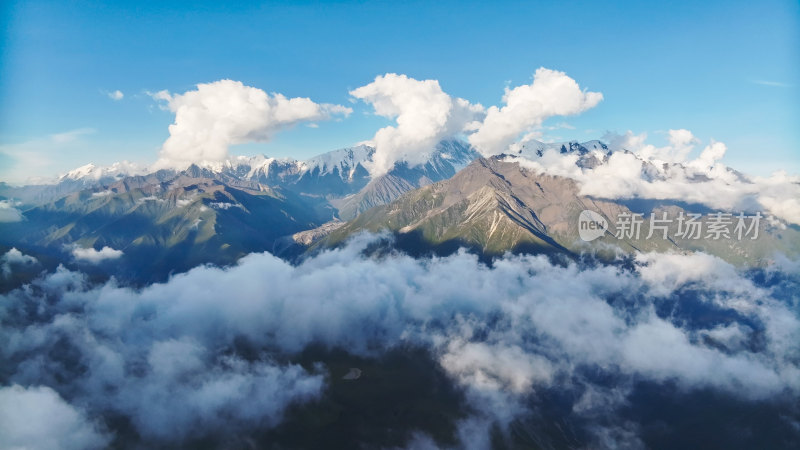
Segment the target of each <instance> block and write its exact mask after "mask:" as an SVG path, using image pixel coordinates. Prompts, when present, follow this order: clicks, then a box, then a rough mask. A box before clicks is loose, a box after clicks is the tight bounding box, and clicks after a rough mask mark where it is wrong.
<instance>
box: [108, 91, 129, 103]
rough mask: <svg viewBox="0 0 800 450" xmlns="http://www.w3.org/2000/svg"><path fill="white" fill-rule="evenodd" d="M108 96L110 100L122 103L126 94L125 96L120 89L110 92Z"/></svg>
mask: <svg viewBox="0 0 800 450" xmlns="http://www.w3.org/2000/svg"><path fill="white" fill-rule="evenodd" d="M107 95H108V98H110V99H111V100H114V101H120V100H122V99H123V98H125V94H123V93H122V91H120V90H119V89H117V90H116V91H114V92H108V93H107Z"/></svg>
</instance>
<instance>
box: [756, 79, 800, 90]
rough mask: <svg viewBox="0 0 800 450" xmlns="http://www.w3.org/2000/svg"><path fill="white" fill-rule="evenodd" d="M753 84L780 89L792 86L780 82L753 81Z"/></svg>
mask: <svg viewBox="0 0 800 450" xmlns="http://www.w3.org/2000/svg"><path fill="white" fill-rule="evenodd" d="M752 82H753V83H755V84H760V85H761V86H771V87H781V88H789V87H792V86H793V85H792V84H789V83H782V82H780V81H768V80H753V81H752Z"/></svg>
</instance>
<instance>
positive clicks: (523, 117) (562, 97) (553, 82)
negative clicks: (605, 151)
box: [469, 67, 603, 156]
mask: <svg viewBox="0 0 800 450" xmlns="http://www.w3.org/2000/svg"><path fill="white" fill-rule="evenodd" d="M602 99H603V94H601V93H599V92H587V91H585V90H581V88H580V86H579V85H578V83H576V82H575V80H573V79H572V78H570V77H569V76H567V74H565V73H564V72H559V71H556V70H550V69H546V68H544V67H540V68H539V69H537V70H536V73H535V74H534V77H533V82H532V83H531V84H524V85H522V86H517V87H515V88H514V89H508V88H506V92H505V95H503V103H505V106H503V107H501V108H499V107H497V106H492V107H491V108H489V109H488V111H487V113H486V119H485V120H484V121H483V123H482V124H481V126H480V127H479V128H478V129H477V131H476V132H475V133H474V134H472V135H471V136H470V137H469V142H470V143H471V144H472V145H474V146H475V147H476V148H477V149H478V151H480V152H481V153H483V154H484V155H486V156H489V155H496V154H499V153H502V152H504V151H505V150H506V149H507V148H508V146H509V145H511V144H512V143H514V142H515V141H516V140H517V139H518V138H519V137H520V135H521V134H523V133H529V132H532V131H534V129H535V128H537V127H539V126H541V124H542V122H543V121H544V120H545V119H547V118H548V117H552V116H567V115H571V114H578V113H581V112H583V111H586V110H587V109H590V108H593V107H595V106H596V105H597V104H598V103H600V101H601V100H602Z"/></svg>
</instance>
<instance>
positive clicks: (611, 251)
mask: <svg viewBox="0 0 800 450" xmlns="http://www.w3.org/2000/svg"><path fill="white" fill-rule="evenodd" d="M504 159H505V158H503V157H496V158H490V159H478V160H476V161H475V162H473V163H472V164H471V165H470V166H468V167H467V168H465V169H464V170H462V171H460V172H459V173H458V174H456V175H455V176H454V177H453V178H451V179H449V180H445V181H441V182H438V183H435V184H432V185H429V186H426V187H423V188H421V189H418V190H415V191H412V192H409V193H407V194H405V195H403V196H402V197H400V198H398V199H397V200H395V201H394V202H392V203H390V204H387V205H383V206H380V207H376V208H373V209H371V210H369V211H366V212H365V213H363V214H361V215H360V216H359V217H357V218H356V219H355V220H353V221H352V222H350V223H348V224H346V225H345V226H343V227H340V228H338V229H336V230H335V231H333V232H332V233H331V235H330V236H329V237H328V238H327V240H326V241H325V243H324V245H336V244H338V243H339V242H341V241H342V240H344V239H346V238H347V237H349V236H351V235H353V234H355V233H358V232H360V231H372V232H376V231H380V230H384V229H387V230H390V231H392V232H394V233H395V234H396V235H397V236H399V237H401V239H406V240H409V239H410V240H413V242H414V245H421V246H425V245H429V246H431V247H444V248H452V247H454V246H459V245H466V246H469V247H473V248H475V249H477V250H479V251H481V252H483V253H485V254H502V253H503V252H505V251H514V250H519V251H544V252H553V251H556V252H566V253H571V254H578V253H580V252H582V251H587V250H591V251H593V252H600V253H601V254H605V255H606V256H608V257H613V256H614V255H615V254H616V253H617V252H626V253H631V252H636V251H668V250H673V251H690V250H703V251H706V252H708V253H711V254H715V255H718V256H721V257H723V258H725V259H727V260H729V261H732V262H736V263H744V262H748V263H755V262H757V261H759V260H763V259H765V258H769V257H771V255H772V253H773V252H774V251H776V250H781V251H783V252H789V253H795V254H797V253H800V232H799V231H798V230H797V229H796V227H786V226H781V225H780V224H770V223H769V222H768V221H767V220H766V219H764V220H760V221H759V238H758V239H756V240H753V239H751V238H750V237H752V236H753V233H751V234H750V235H749V236H750V237H745V238H744V239H737V238H736V236H735V235H734V236H731V237H730V238H721V239H713V238H710V239H707V238H706V232H705V231H703V232H702V236H701V238H700V239H695V238H694V236H687V237H686V238H682V237H676V235H677V234H678V231H679V230H678V223H677V220H674V219H676V218H677V217H678V216H679V215H681V214H682V213H683V214H684V215H688V214H689V213H697V212H698V211H699V212H701V214H702V213H703V212H705V213H706V214H704V215H702V216H701V219H700V221H701V223H702V229H703V230H706V229H708V228H709V222H710V221H712V220H714V218H713V217H712V216H710V215H708V214H707V213H708V211H706V209H704V208H702V207H700V206H697V205H685V204H678V203H676V202H670V201H646V200H638V201H636V202H624V201H612V200H604V199H598V198H592V197H587V196H583V195H580V194H579V186H578V185H577V183H576V182H575V181H573V180H571V179H569V178H564V177H558V176H551V175H544V174H539V173H536V172H533V171H530V170H526V169H523V168H522V167H520V165H519V164H517V163H516V162H513V161H508V160H504ZM584 210H590V211H594V212H596V213H599V214H601V215H602V216H604V217H605V218H606V219H607V222H608V230H607V231H606V232H605V233H604V234H603V235H602V236H601V237H599V238H597V239H594V240H592V241H590V242H587V241H584V240H583V239H581V238H580V236H579V229H578V227H579V223H580V221H579V215H580V214H581V212H582V211H584ZM651 212H652V213H655V214H656V216H655V217H656V218H663V217H664V216H663V215H664V214H667V216H666V217H667V218H668V219H669V218H672V222H670V223H669V224H666V222H656V227H654V233H653V236H650V238H648V235H649V234H650V222H649V219H650V213H651ZM633 213H638V214H642V216H641V217H642V224H641V225H640V227H639V228H640V232H639V233H638V238H637V236H636V235H635V234H633V233H627V232H621V231H623V230H620V229H619V228H621V226H624V225H617V222H618V221H619V219H618V218H620V217H623V218H624V217H626V216H630V215H631V214H633ZM750 220H751V219H746V220H745V224H746V225H747V226H749V225H750ZM733 222H734V223H731V224H730V225H729V228H728V230H729V234H730V231H732V230H733V229H734V227H735V220H733ZM659 225H663V226H667V238H666V239H665V238H664V237H663V230H661V229H660V228H658V226H659ZM617 235H619V236H620V237H619V238H618V237H617Z"/></svg>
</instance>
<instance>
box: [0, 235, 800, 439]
mask: <svg viewBox="0 0 800 450" xmlns="http://www.w3.org/2000/svg"><path fill="white" fill-rule="evenodd" d="M385 238H386V237H385V236H382V237H381V236H378V237H376V236H372V235H360V236H357V237H356V238H354V239H353V240H352V241H351V242H350V243H349V244H348V245H346V246H345V247H343V248H340V249H335V250H330V251H325V252H323V253H320V254H318V255H317V256H315V257H312V258H309V259H307V260H306V261H304V262H302V263H300V264H298V265H291V264H289V263H287V262H285V261H283V260H281V259H279V258H277V257H275V256H273V255H270V254H267V253H261V254H251V255H248V256H246V257H244V258H243V259H242V260H241V261H240V262H239V263H238V264H237V265H235V266H233V267H230V268H216V267H198V268H195V269H193V270H191V271H189V272H187V273H184V274H180V275H176V276H173V277H172V278H171V279H170V280H169V281H168V282H165V283H161V284H153V285H151V286H148V287H145V288H143V289H138V290H137V289H131V288H128V287H124V286H119V285H118V284H117V283H115V282H114V281H113V280H111V281H109V282H107V283H104V284H100V285H93V284H90V283H89V281H88V279H87V277H86V276H85V275H83V274H82V273H80V272H74V271H70V270H68V269H66V268H63V267H60V268H59V269H58V270H56V271H54V272H52V273H46V274H43V275H42V276H41V277H39V278H38V279H36V280H35V281H33V282H31V283H30V284H27V285H25V286H23V287H21V288H18V289H16V290H14V291H11V292H8V293H6V294H4V295H2V296H0V367H2V371H0V377H2V378H0V382H2V387H0V436H2V442H3V443H4V445H6V446H9V447H27V448H51V447H52V443H54V442H58V443H59V446H61V447H62V448H100V447H103V446H105V445H107V444H108V443H110V442H112V441H113V440H114V439H115V438H117V439H119V438H120V437H119V434H118V433H119V430H118V429H117V428H116V425H115V424H116V423H117V422H115V420H116V419H118V418H120V417H122V418H124V419H125V420H126V423H129V424H130V427H131V429H132V430H134V433H135V435H136V436H137V437H136V439H138V440H139V441H140V442H143V443H144V444H145V445H156V444H158V445H168V446H179V445H181V444H182V443H185V442H186V440H187V439H189V438H196V437H198V436H203V435H209V434H230V433H240V432H241V433H246V432H247V431H248V430H253V429H268V428H270V427H274V426H275V425H277V424H279V423H280V422H281V420H282V419H283V417H284V414H285V412H286V410H287V408H288V407H290V406H291V405H302V404H304V403H306V402H309V401H313V400H314V399H318V398H320V396H323V395H324V394H325V390H326V385H327V383H329V381H330V374H329V373H328V372H327V370H326V369H325V366H324V364H322V365H317V366H315V368H314V369H313V370H310V369H306V368H303V367H301V366H300V365H298V364H295V363H293V362H292V355H296V354H298V353H299V352H301V351H302V350H303V349H304V348H306V347H307V346H309V345H310V344H321V345H323V346H326V347H329V348H342V349H346V350H347V351H348V352H350V353H352V354H355V355H359V356H363V357H375V356H379V355H381V354H384V353H385V352H387V351H388V350H390V349H394V348H398V347H402V346H413V347H420V348H424V349H426V350H427V351H429V352H430V354H431V355H432V357H433V358H434V359H435V361H436V363H437V364H438V365H439V366H440V367H441V368H442V369H443V370H444V372H445V373H446V374H447V375H448V377H449V378H450V379H451V380H452V383H453V384H455V385H457V386H458V388H459V389H460V390H461V391H462V392H463V395H464V396H465V398H466V399H467V401H468V402H469V404H470V405H471V408H472V412H471V414H470V416H469V417H468V418H467V419H465V420H463V421H461V423H459V426H458V430H459V431H458V437H459V439H460V444H459V445H461V446H464V447H472V448H485V447H487V446H488V445H489V439H490V436H491V430H492V429H493V428H497V427H499V429H501V430H503V429H507V427H508V426H509V424H510V423H512V422H513V421H514V420H515V419H518V418H519V417H524V416H526V415H529V414H530V413H531V411H532V410H534V409H535V405H536V403H537V396H538V395H539V393H540V392H544V391H552V390H565V391H569V392H571V393H572V394H573V395H572V397H571V398H572V399H573V400H571V401H570V402H571V403H572V405H571V410H569V411H568V414H569V415H571V416H574V417H576V418H580V420H581V421H582V422H581V423H584V424H586V426H585V433H586V436H587V437H586V442H585V443H586V445H589V446H601V447H620V448H624V447H633V448H636V447H638V446H643V445H644V444H643V443H642V441H641V440H640V438H639V435H638V431H637V430H638V428H637V426H638V425H637V423H635V422H630V421H622V420H613V417H615V414H616V412H617V410H618V409H619V408H622V407H624V406H625V405H627V404H628V396H629V395H630V393H631V391H632V389H633V388H632V386H633V383H635V382H637V381H646V382H650V383H661V384H669V385H671V386H674V387H676V389H678V390H680V391H682V392H689V393H691V392H693V391H695V390H706V391H708V390H710V391H713V392H718V393H720V395H726V396H731V397H733V398H736V399H738V400H740V401H743V402H764V401H769V402H774V401H777V402H785V403H787V404H788V405H790V406H788V408H789V413H787V414H786V415H785V417H784V418H783V419H780V420H785V421H786V424H787V425H786V426H787V427H788V429H790V430H791V429H792V427H794V429H795V432H796V433H798V435H797V436H796V437H800V431H798V430H800V424H798V418H800V415H798V413H797V411H796V404H797V399H798V398H800V345H798V343H800V298H799V297H798V292H800V289H798V287H800V265H798V263H797V262H793V261H789V260H786V259H785V258H781V257H779V256H778V257H776V260H775V263H774V264H773V265H772V266H770V267H769V268H767V269H764V270H759V271H757V274H756V273H755V272H753V271H749V272H748V271H743V270H740V269H737V268H735V267H733V266H731V265H730V264H728V263H726V262H724V261H722V260H720V259H718V258H716V257H712V256H708V255H705V254H691V255H678V254H642V255H639V256H637V257H636V258H635V260H633V261H631V262H630V264H620V265H591V266H579V265H577V264H575V263H563V264H555V263H553V262H551V261H550V260H548V259H547V258H545V257H543V256H510V255H509V256H506V257H504V258H501V259H498V260H496V261H494V263H493V264H492V265H491V266H487V265H485V264H483V263H481V262H479V260H478V258H477V257H476V256H474V255H471V254H468V253H465V252H460V253H457V254H454V255H452V256H448V257H441V258H431V259H414V258H412V257H409V256H407V255H403V254H400V253H389V254H383V255H380V256H375V255H372V256H370V255H367V254H366V253H365V249H367V248H368V247H369V246H370V245H371V244H372V243H374V242H375V241H376V239H385ZM17 253H19V252H15V253H14V255H12V256H13V258H10V259H15V260H19V259H20V258H21V257H23V255H18V254H17ZM6 259H9V258H6ZM4 270H5V269H4ZM12 270H13V266H9V269H8V271H9V274H10V273H11V271H12ZM756 275H757V276H756ZM5 276H8V275H5ZM697 308H700V309H702V310H703V311H704V312H705V313H704V314H695V313H693V311H694V310H696V309H697ZM709 311H710V312H711V313H710V312H709ZM242 341H245V342H247V343H248V344H249V345H250V346H251V347H252V348H257V349H259V351H258V354H257V355H256V356H255V357H254V356H253V355H248V356H246V357H245V356H243V355H241V354H239V353H237V351H236V350H235V349H236V348H237V345H238V344H237V343H240V342H242ZM323 363H324V361H323ZM588 373H591V374H594V375H592V376H589V375H587V374H588ZM598 374H600V375H602V376H601V377H600V378H604V377H605V379H612V380H613V381H612V382H605V383H601V382H598V381H597V379H598V376H599V375H598ZM792 404H794V405H795V407H794V409H795V410H792V409H791V408H792V407H791V405H792ZM792 411H793V412H792ZM54 417H56V418H57V420H53V418H54ZM610 418H611V419H610ZM434 445H435V443H434V441H432V440H431V439H430V438H429V437H427V436H425V435H424V434H423V433H418V434H415V435H414V438H413V440H411V441H409V446H412V447H427V446H434Z"/></svg>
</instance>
